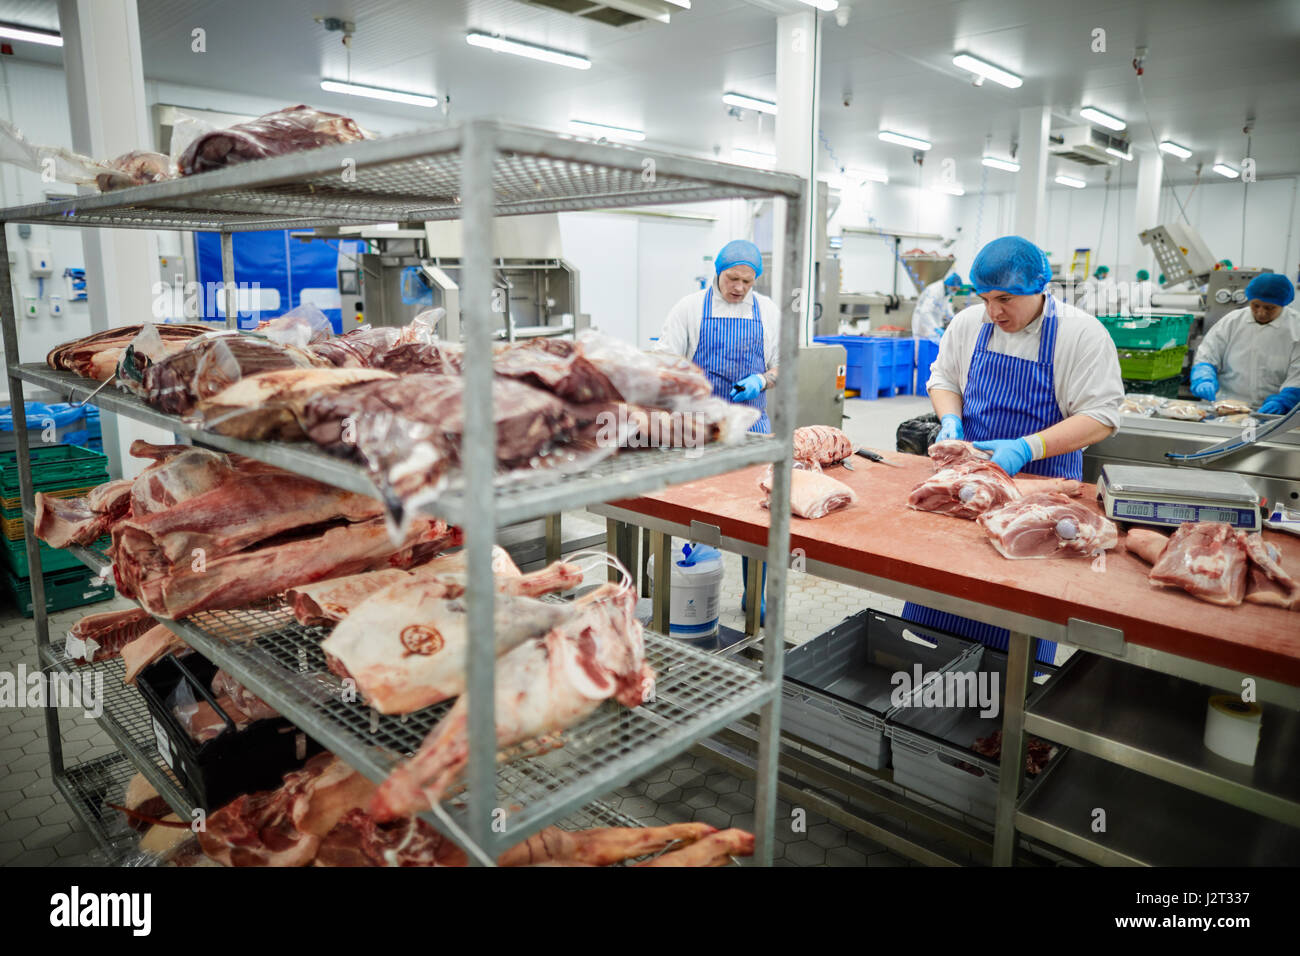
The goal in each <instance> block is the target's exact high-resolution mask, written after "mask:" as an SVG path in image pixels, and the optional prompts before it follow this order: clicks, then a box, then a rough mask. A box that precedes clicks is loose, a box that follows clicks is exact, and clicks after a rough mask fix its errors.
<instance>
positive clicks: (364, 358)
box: [307, 326, 401, 368]
mask: <svg viewBox="0 0 1300 956" xmlns="http://www.w3.org/2000/svg"><path fill="white" fill-rule="evenodd" d="M400 335H401V330H400V329H395V328H392V327H389V326H381V327H379V328H373V329H372V328H370V327H369V326H366V327H363V328H359V329H353V330H352V331H351V332H344V333H343V334H342V335H338V336H335V337H334V338H332V339H327V340H326V341H324V342H317V343H315V344H313V345H310V346H308V347H307V350H308V351H309V352H311V353H312V354H313V355H315V356H316V357H317V358H320V359H323V360H324V361H326V362H329V363H330V364H331V365H333V366H336V367H337V368H378V367H379V364H378V363H379V360H380V359H382V358H383V357H384V356H385V355H386V354H387V353H388V350H389V349H391V348H393V347H394V346H395V345H397V342H398V337H399V336H400Z"/></svg>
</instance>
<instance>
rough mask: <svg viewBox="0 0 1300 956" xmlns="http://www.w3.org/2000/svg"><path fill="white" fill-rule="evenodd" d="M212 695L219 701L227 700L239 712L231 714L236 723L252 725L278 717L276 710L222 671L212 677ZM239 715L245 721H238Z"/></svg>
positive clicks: (278, 713)
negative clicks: (257, 721) (258, 721)
mask: <svg viewBox="0 0 1300 956" xmlns="http://www.w3.org/2000/svg"><path fill="white" fill-rule="evenodd" d="M212 693H213V695H214V696H216V697H217V698H218V699H219V700H220V699H226V700H229V701H230V703H231V704H232V705H233V706H234V708H235V709H236V710H237V711H239V714H238V715H236V714H231V716H232V717H234V718H235V720H236V722H237V723H252V722H253V721H255V720H267V719H269V718H271V717H279V716H280V712H279V711H278V710H276V709H275V708H274V707H272V706H271V705H270V704H268V703H267V702H266V701H264V700H262V698H260V697H258V696H257V695H256V694H254V693H253V692H252V691H251V690H249V689H248V688H247V687H245V686H244V685H243V684H241V683H239V681H237V680H235V679H234V678H233V677H231V676H230V674H229V673H228V672H227V671H225V670H224V669H223V670H218V671H217V672H216V673H215V674H213V675H212ZM241 715H242V716H243V717H244V718H246V720H240V716H241Z"/></svg>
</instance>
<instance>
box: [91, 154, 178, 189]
mask: <svg viewBox="0 0 1300 956" xmlns="http://www.w3.org/2000/svg"><path fill="white" fill-rule="evenodd" d="M104 166H105V169H106V171H105V172H102V173H100V174H99V175H98V176H96V177H95V184H96V185H97V186H99V191H100V192H102V193H106V192H109V191H111V190H114V189H125V188H127V187H128V186H144V185H146V184H148V183H156V182H161V181H162V180H164V179H175V178H176V170H175V169H174V168H173V167H172V161H171V157H170V156H166V155H164V154H163V153H153V152H149V151H148V150H143V149H133V150H132V151H131V152H129V153H123V154H122V155H121V156H118V157H117V158H116V159H110V160H109V161H108V162H107V163H105V164H104Z"/></svg>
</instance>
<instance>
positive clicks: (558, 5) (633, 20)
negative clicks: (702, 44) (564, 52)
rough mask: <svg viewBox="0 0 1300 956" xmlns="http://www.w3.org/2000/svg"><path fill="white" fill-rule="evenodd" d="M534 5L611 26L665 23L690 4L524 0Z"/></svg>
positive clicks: (672, 0)
mask: <svg viewBox="0 0 1300 956" xmlns="http://www.w3.org/2000/svg"><path fill="white" fill-rule="evenodd" d="M523 2H524V3H526V4H528V5H529V6H534V7H546V8H547V9H549V10H555V11H557V12H559V13H566V14H569V15H570V16H575V17H582V18H583V19H584V20H594V21H595V22H597V23H603V24H605V25H606V26H611V27H639V26H642V25H643V24H646V23H652V22H653V23H667V22H668V21H669V19H670V17H671V15H672V14H674V13H683V12H685V11H687V10H689V9H690V8H691V0H523Z"/></svg>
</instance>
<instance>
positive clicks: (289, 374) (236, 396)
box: [195, 367, 396, 441]
mask: <svg viewBox="0 0 1300 956" xmlns="http://www.w3.org/2000/svg"><path fill="white" fill-rule="evenodd" d="M395 378H396V376H395V375H393V374H392V373H390V372H382V371H380V370H378V369H370V368H333V367H330V368H288V369H281V370H279V371H273V372H261V373H259V374H256V375H248V376H246V377H244V378H242V379H240V380H239V381H237V382H235V383H234V384H232V385H230V386H229V387H227V388H225V389H223V390H221V391H219V392H217V393H216V394H214V395H212V396H211V397H210V398H206V399H204V400H202V401H200V402H199V403H198V406H197V408H196V409H195V417H196V418H197V419H199V420H201V421H202V422H203V426H204V428H207V429H208V430H210V431H215V432H219V433H220V434H222V435H229V436H230V437H231V438H243V439H245V440H248V441H301V440H302V439H303V438H305V437H306V436H305V435H304V434H303V429H302V426H301V424H300V423H299V416H300V415H301V414H302V409H303V406H304V405H306V404H307V402H308V401H310V400H312V399H314V398H319V397H320V396H323V395H329V394H333V393H335V392H338V391H339V390H340V389H344V388H347V387H348V386H351V385H356V384H358V383H361V382H376V381H392V380H393V379H395Z"/></svg>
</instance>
